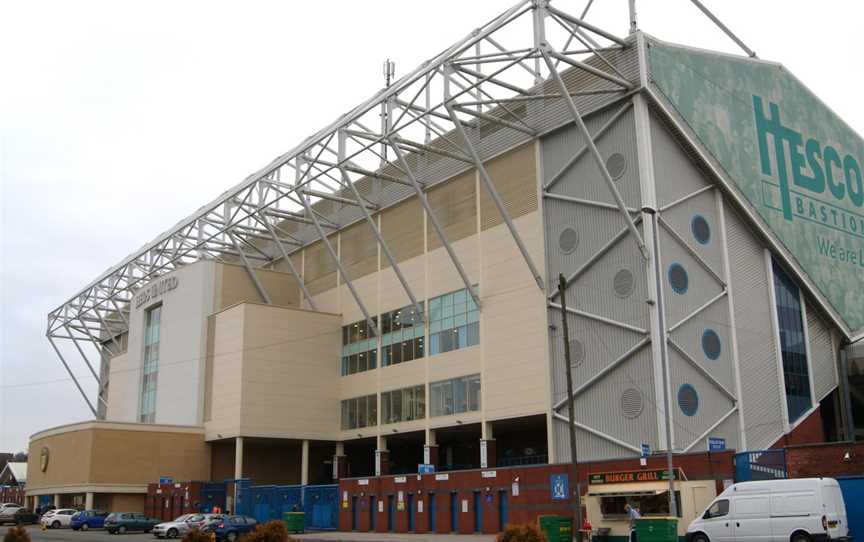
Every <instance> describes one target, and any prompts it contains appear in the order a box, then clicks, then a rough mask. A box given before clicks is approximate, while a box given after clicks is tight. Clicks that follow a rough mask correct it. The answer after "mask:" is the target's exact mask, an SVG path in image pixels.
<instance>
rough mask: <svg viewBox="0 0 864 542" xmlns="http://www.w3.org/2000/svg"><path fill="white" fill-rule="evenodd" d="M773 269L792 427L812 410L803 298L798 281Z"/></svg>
mask: <svg viewBox="0 0 864 542" xmlns="http://www.w3.org/2000/svg"><path fill="white" fill-rule="evenodd" d="M773 268H774V297H775V301H776V304H777V328H778V329H779V330H780V355H781V357H782V359H783V381H784V382H785V384H786V407H787V410H788V412H789V423H793V422H795V420H797V419H798V418H800V417H801V415H803V414H804V413H805V412H807V411H808V410H810V407H811V406H812V400H811V397H810V371H809V368H808V366H807V345H806V344H805V341H804V322H803V320H802V318H801V296H800V294H799V291H798V286H797V285H796V284H795V281H793V280H792V278H791V277H789V275H787V274H786V272H785V271H783V269H782V268H781V267H780V266H779V265H777V262H773Z"/></svg>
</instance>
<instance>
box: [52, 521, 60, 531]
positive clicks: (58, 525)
mask: <svg viewBox="0 0 864 542" xmlns="http://www.w3.org/2000/svg"><path fill="white" fill-rule="evenodd" d="M51 528H52V529H59V528H60V522H59V521H54V522H53V523H51Z"/></svg>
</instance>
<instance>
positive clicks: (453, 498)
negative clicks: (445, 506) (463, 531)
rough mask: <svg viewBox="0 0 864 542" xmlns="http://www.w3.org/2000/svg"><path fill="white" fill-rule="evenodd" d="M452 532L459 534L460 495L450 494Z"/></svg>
mask: <svg viewBox="0 0 864 542" xmlns="http://www.w3.org/2000/svg"><path fill="white" fill-rule="evenodd" d="M450 532H452V533H456V532H459V494H458V493H456V492H455V491H454V492H452V493H450Z"/></svg>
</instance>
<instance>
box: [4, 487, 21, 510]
mask: <svg viewBox="0 0 864 542" xmlns="http://www.w3.org/2000/svg"><path fill="white" fill-rule="evenodd" d="M0 502H14V503H17V504H20V505H23V506H26V505H25V503H24V487H22V486H8V487H6V486H4V487H0Z"/></svg>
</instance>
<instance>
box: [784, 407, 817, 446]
mask: <svg viewBox="0 0 864 542" xmlns="http://www.w3.org/2000/svg"><path fill="white" fill-rule="evenodd" d="M822 442H825V429H824V428H823V426H822V409H821V408H820V407H817V408H816V410H814V411H813V412H811V413H810V415H809V416H807V417H806V418H805V419H804V420H803V421H802V422H801V423H799V424H798V425H796V426H795V428H794V429H792V431H790V432H789V434H787V435H783V436H782V437H780V439H779V440H777V442H775V443H774V444H773V445H772V446H771V447H772V448H783V447H785V446H796V445H799V444H819V443H822Z"/></svg>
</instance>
